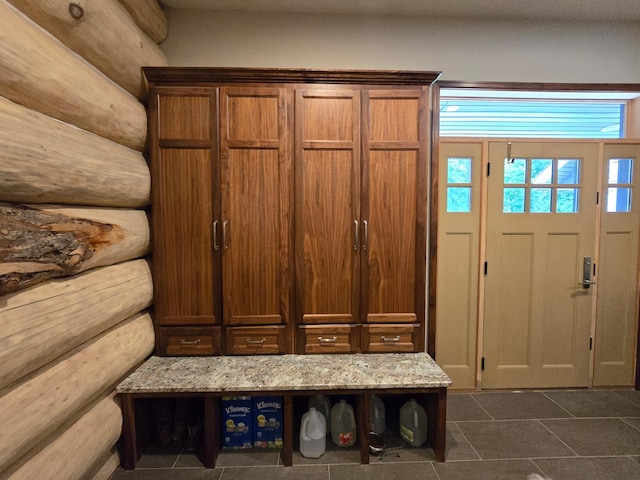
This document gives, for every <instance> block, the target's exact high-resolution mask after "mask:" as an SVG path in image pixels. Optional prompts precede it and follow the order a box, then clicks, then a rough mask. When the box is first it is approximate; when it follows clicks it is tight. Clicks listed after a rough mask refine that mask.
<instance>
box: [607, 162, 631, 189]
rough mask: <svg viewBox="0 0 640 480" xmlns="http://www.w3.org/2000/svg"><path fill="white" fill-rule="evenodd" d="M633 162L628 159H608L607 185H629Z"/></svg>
mask: <svg viewBox="0 0 640 480" xmlns="http://www.w3.org/2000/svg"><path fill="white" fill-rule="evenodd" d="M632 167H633V160H632V159H630V158H610V159H609V184H610V185H616V184H619V183H631V174H632Z"/></svg>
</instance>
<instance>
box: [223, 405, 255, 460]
mask: <svg viewBox="0 0 640 480" xmlns="http://www.w3.org/2000/svg"><path fill="white" fill-rule="evenodd" d="M251 420H252V415H251V397H222V447H223V448H234V449H236V448H251V447H252V440H253V431H252V430H253V429H252V425H251V423H252V421H251Z"/></svg>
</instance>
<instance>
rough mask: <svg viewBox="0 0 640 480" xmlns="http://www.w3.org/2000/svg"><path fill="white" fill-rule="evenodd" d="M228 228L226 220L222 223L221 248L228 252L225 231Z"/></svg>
mask: <svg viewBox="0 0 640 480" xmlns="http://www.w3.org/2000/svg"><path fill="white" fill-rule="evenodd" d="M228 228H229V222H227V221H226V220H225V221H224V222H222V248H223V249H224V250H229V245H228V244H227V230H228Z"/></svg>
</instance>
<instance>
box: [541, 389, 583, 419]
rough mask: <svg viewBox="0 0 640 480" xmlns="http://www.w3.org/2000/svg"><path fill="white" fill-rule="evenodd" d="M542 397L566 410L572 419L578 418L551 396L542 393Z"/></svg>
mask: <svg viewBox="0 0 640 480" xmlns="http://www.w3.org/2000/svg"><path fill="white" fill-rule="evenodd" d="M540 393H541V394H542V395H544V396H545V397H546V398H547V399H548V400H549V401H551V402H552V403H555V404H556V405H557V406H558V407H559V408H561V409H562V410H564V411H565V412H567V413H568V414H569V415H571V418H576V416H575V415H574V414H573V413H571V412H570V411H569V410H567V409H566V408H564V407H563V406H562V405H560V404H559V403H558V402H556V401H555V400H554V399H553V398H551V397H550V396H549V395H547V394H546V393H545V392H540Z"/></svg>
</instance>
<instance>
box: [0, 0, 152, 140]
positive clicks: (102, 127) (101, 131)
mask: <svg viewBox="0 0 640 480" xmlns="http://www.w3.org/2000/svg"><path fill="white" fill-rule="evenodd" d="M105 28H106V27H105ZM0 32H2V42H1V43H0V96H3V97H6V98H9V99H11V100H13V101H14V102H17V103H20V104H22V105H25V106H27V107H29V108H31V109H33V110H37V111H39V112H42V113H44V114H46V115H49V116H51V117H54V118H57V119H59V120H62V121H64V122H67V123H70V124H72V125H76V126H77V127H79V128H82V129H83V130H87V131H89V132H93V133H95V134H97V135H100V136H101V137H104V138H108V139H110V140H113V141H114V142H117V143H120V144H122V145H126V146H127V147H130V148H133V149H135V150H143V149H144V147H145V142H146V134H147V115H146V111H145V109H144V107H143V106H142V104H141V103H140V102H138V100H137V99H136V98H135V97H134V96H133V95H131V94H130V93H128V92H126V91H125V90H123V89H122V88H121V87H119V86H118V85H116V84H115V83H113V82H112V81H111V80H109V79H108V78H106V77H105V76H104V75H103V74H101V73H100V72H99V71H98V70H96V69H95V68H94V67H92V66H91V65H89V63H87V62H86V61H85V60H83V59H82V58H81V57H79V56H78V55H76V54H75V53H73V52H72V51H71V50H69V49H68V48H67V47H65V46H64V45H63V44H62V43H60V41H59V40H57V39H56V38H55V37H53V36H52V35H51V34H49V33H47V32H46V31H44V30H43V29H42V28H40V27H39V26H38V25H37V24H35V23H34V22H32V21H31V20H29V19H28V18H27V17H25V16H24V15H23V14H22V13H20V12H19V11H18V10H16V8H15V7H13V6H11V5H9V4H8V3H6V1H5V0H2V1H0ZM113 53H114V54H115V53H116V52H113Z"/></svg>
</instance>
